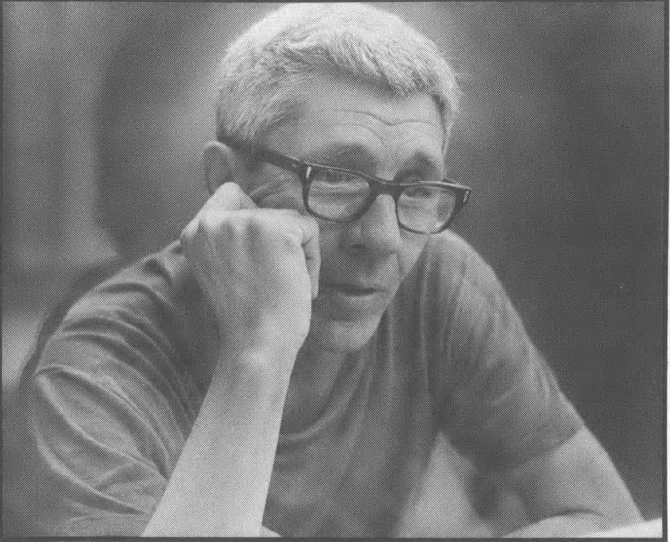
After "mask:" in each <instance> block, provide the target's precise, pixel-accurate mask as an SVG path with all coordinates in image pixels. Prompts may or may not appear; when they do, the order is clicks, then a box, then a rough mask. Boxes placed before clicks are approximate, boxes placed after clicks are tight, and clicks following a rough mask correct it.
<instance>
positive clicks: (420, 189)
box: [403, 186, 436, 200]
mask: <svg viewBox="0 0 670 542" xmlns="http://www.w3.org/2000/svg"><path fill="white" fill-rule="evenodd" d="M435 193H436V191H435V189H434V188H432V187H430V186H411V187H408V188H405V190H403V196H404V197H405V198H409V199H411V200H429V199H432V198H434V197H435Z"/></svg>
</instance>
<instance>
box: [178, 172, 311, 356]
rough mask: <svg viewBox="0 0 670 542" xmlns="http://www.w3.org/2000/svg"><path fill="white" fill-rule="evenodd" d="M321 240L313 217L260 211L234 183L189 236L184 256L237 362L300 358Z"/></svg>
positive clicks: (224, 187)
mask: <svg viewBox="0 0 670 542" xmlns="http://www.w3.org/2000/svg"><path fill="white" fill-rule="evenodd" d="M318 236H319V230H318V226H317V224H316V221H315V220H314V219H313V218H312V217H309V216H304V215H301V214H300V213H298V212H297V211H295V210H290V209H261V208H258V207H257V206H256V205H255V204H254V202H253V201H252V200H251V199H250V198H249V196H247V195H246V194H245V193H244V192H243V191H242V189H241V188H240V187H239V186H238V185H237V184H235V183H230V182H229V183H225V184H223V185H221V186H220V187H219V188H218V189H217V191H216V192H215V193H214V194H213V195H212V197H211V198H210V199H209V200H208V201H207V203H205V205H204V206H203V208H202V209H201V210H200V211H199V212H198V214H197V215H196V216H195V218H194V219H193V220H192V221H191V222H190V223H189V224H188V225H187V226H186V227H185V228H184V230H183V232H182V234H181V244H182V246H183V249H184V254H185V255H186V258H187V260H188V262H189V264H190V266H191V268H192V269H193V272H194V273H195V276H196V278H197V280H198V283H199V284H200V287H201V288H202V289H203V291H204V293H205V295H206V296H207V297H208V299H209V300H210V302H211V303H212V305H213V307H214V310H215V312H216V315H217V318H218V324H219V331H220V335H221V341H222V345H223V347H224V348H226V349H227V350H229V351H230V352H232V353H233V355H234V353H237V352H242V351H245V350H246V351H249V349H251V351H258V350H259V349H261V350H262V349H263V348H273V347H282V348H285V347H287V346H288V347H291V348H294V349H295V352H296V353H297V351H298V349H299V348H300V346H301V345H302V343H303V342H304V340H305V338H306V337H307V333H308V332H309V325H310V318H311V306H312V303H311V302H312V298H314V297H316V294H317V292H318V284H319V265H320V253H319V237H318Z"/></svg>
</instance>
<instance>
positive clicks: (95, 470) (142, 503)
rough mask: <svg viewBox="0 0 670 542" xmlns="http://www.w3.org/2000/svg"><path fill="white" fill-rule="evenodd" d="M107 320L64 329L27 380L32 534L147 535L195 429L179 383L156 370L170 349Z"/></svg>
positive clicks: (27, 443) (28, 480) (28, 483)
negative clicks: (190, 431)
mask: <svg viewBox="0 0 670 542" xmlns="http://www.w3.org/2000/svg"><path fill="white" fill-rule="evenodd" d="M102 325H104V326H105V331H104V332H99V331H95V328H96V324H91V323H88V324H87V325H84V326H82V325H81V324H80V325H77V326H74V329H69V330H68V329H67V328H66V330H65V331H63V330H61V331H59V332H57V334H56V336H54V337H52V339H51V340H50V341H49V343H48V344H47V346H46V348H45V351H44V353H43V355H42V359H41V368H40V369H39V370H38V371H37V372H36V373H35V374H33V375H32V377H31V378H30V379H29V380H28V381H27V383H26V385H25V387H24V390H23V393H24V395H23V397H22V400H23V404H24V405H25V406H24V414H25V416H26V418H25V420H26V422H25V429H26V437H27V438H26V448H27V449H26V460H27V465H26V468H25V469H26V477H25V478H26V488H25V490H26V491H27V492H28V493H29V497H28V498H27V499H26V502H27V503H28V506H27V510H26V514H27V516H28V520H29V521H28V522H27V523H28V524H29V525H30V526H31V530H32V531H33V532H31V533H30V534H31V535H47V536H139V535H140V534H141V533H142V531H143V530H144V527H145V526H146V524H147V523H148V521H149V519H150V518H151V515H152V514H153V511H154V509H155V507H156V506H157V504H158V502H159V500H160V498H161V496H162V494H163V492H164V490H165V487H166V485H167V481H168V480H169V477H170V474H171V472H172V469H173V468H174V464H175V463H176V461H177V459H178V456H179V453H180V450H181V448H182V447H183V444H184V441H185V439H186V438H187V436H188V431H189V428H190V424H191V422H192V419H191V418H192V413H190V412H188V408H187V407H186V406H185V404H184V400H183V398H181V399H180V394H179V390H177V389H176V388H175V386H174V384H173V383H171V382H170V381H169V380H168V379H166V378H165V376H164V374H165V373H166V371H165V369H164V370H163V371H159V370H150V369H149V367H150V366H151V363H149V362H148V358H150V357H152V356H153V357H154V358H156V359H154V360H152V361H153V362H154V363H158V362H160V361H161V360H160V359H158V358H160V357H161V356H165V353H161V350H160V349H159V348H157V346H156V345H155V344H152V343H153V341H152V340H151V339H150V338H149V335H147V334H146V333H142V332H141V331H139V330H138V329H137V328H132V326H127V324H123V323H120V322H117V323H113V322H102V321H101V322H99V325H98V327H99V326H102ZM122 327H126V328H128V329H124V330H123V331H121V328H122ZM164 365H165V364H164Z"/></svg>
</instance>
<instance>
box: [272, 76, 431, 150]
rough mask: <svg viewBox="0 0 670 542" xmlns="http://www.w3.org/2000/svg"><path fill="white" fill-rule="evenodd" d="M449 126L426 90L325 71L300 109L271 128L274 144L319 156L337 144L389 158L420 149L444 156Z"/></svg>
mask: <svg viewBox="0 0 670 542" xmlns="http://www.w3.org/2000/svg"><path fill="white" fill-rule="evenodd" d="M443 139H444V126H443V123H442V117H441V115H440V111H439V109H438V107H437V104H436V103H435V101H434V100H433V98H432V97H431V96H429V95H427V94H419V93H414V94H410V95H409V96H398V95H394V94H391V93H390V92H387V91H384V90H380V89H378V88H375V87H372V86H369V85H366V84H364V83H359V82H354V81H351V80H347V79H344V78H336V77H324V78H320V79H318V80H316V81H312V82H311V83H310V84H309V88H307V89H305V98H304V99H303V100H302V104H301V108H300V110H299V113H298V114H297V115H296V116H295V117H294V118H293V119H291V120H290V121H289V122H287V123H286V124H285V125H283V126H281V127H280V128H278V129H277V130H275V132H274V133H273V134H271V136H270V138H269V141H268V143H270V144H271V145H272V148H275V149H276V150H278V151H280V152H284V153H286V154H290V155H293V156H298V157H301V158H305V159H307V158H312V159H314V158H317V157H318V156H319V155H320V154H321V153H323V152H325V151H327V150H333V151H335V150H336V149H337V148H338V146H341V147H347V148H355V147H360V148H361V149H365V151H366V153H367V154H370V155H372V156H375V157H377V158H378V159H379V160H385V159H388V158H390V157H394V158H399V157H402V156H405V155H407V156H409V155H412V154H417V153H418V154H421V155H423V156H428V157H432V158H433V159H434V160H435V161H441V160H442V158H443V156H442V152H443V148H444V146H443Z"/></svg>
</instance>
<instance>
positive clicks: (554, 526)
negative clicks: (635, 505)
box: [504, 512, 641, 538]
mask: <svg viewBox="0 0 670 542" xmlns="http://www.w3.org/2000/svg"><path fill="white" fill-rule="evenodd" d="M640 519H641V518H636V519H632V518H631V519H630V521H628V522H626V521H625V520H621V519H618V520H617V519H614V518H608V517H604V516H601V515H599V514H595V513H586V512H585V513H573V514H566V515H561V516H554V517H549V518H545V519H543V520H540V521H538V522H536V523H531V524H530V525H527V526H525V527H522V528H520V529H518V530H516V531H513V532H511V533H509V534H507V535H505V536H504V538H571V537H580V536H586V535H590V534H593V533H596V532H599V531H605V530H609V529H613V528H615V527H619V526H621V525H624V524H626V523H632V522H634V521H640ZM622 521H623V523H622Z"/></svg>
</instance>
